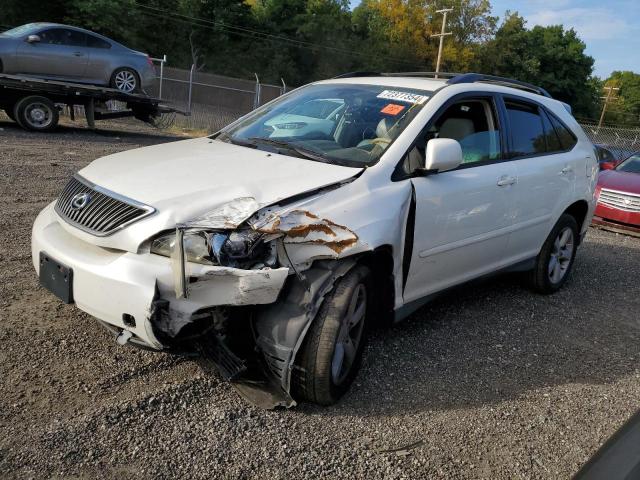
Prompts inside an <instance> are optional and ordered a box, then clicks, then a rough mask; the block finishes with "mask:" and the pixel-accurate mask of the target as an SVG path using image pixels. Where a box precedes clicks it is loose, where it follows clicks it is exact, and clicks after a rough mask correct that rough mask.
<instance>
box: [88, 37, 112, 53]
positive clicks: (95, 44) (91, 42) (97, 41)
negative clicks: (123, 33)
mask: <svg viewBox="0 0 640 480" xmlns="http://www.w3.org/2000/svg"><path fill="white" fill-rule="evenodd" d="M87 47H89V48H103V49H105V50H106V49H108V48H111V44H110V43H109V42H107V41H106V40H103V39H101V38H99V37H95V36H93V35H87Z"/></svg>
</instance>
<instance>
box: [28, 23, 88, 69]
mask: <svg viewBox="0 0 640 480" xmlns="http://www.w3.org/2000/svg"><path fill="white" fill-rule="evenodd" d="M37 35H38V36H39V37H40V41H39V42H33V43H28V42H26V41H25V42H23V43H22V44H21V45H20V46H19V47H18V67H19V69H20V73H23V74H31V75H41V76H45V77H54V78H68V79H76V78H78V79H79V78H81V77H83V75H84V73H85V71H86V68H87V64H88V62H89V52H88V49H87V47H86V35H85V34H84V33H82V32H80V31H77V30H72V29H68V28H59V27H57V28H48V29H44V30H42V31H40V32H38V34H37Z"/></svg>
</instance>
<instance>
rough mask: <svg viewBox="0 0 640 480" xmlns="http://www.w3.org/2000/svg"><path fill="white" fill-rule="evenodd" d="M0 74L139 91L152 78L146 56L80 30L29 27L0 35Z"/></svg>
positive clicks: (40, 25) (53, 25) (58, 26)
mask: <svg viewBox="0 0 640 480" xmlns="http://www.w3.org/2000/svg"><path fill="white" fill-rule="evenodd" d="M0 73H6V74H10V75H26V76H29V77H34V78H42V79H47V80H58V81H63V82H74V83H86V84H91V85H100V86H108V87H111V88H115V89H118V90H120V91H122V92H125V93H134V92H143V91H144V90H145V89H147V88H149V87H151V86H152V85H153V83H154V81H155V78H156V72H155V68H154V66H153V61H152V59H151V58H150V57H149V55H147V54H145V53H142V52H137V51H135V50H132V49H130V48H127V47H125V46H124V45H121V44H120V43H118V42H116V41H114V40H111V39H110V38H107V37H105V36H103V35H100V34H98V33H95V32H91V31H89V30H85V29H83V28H78V27H73V26H70V25H61V24H58V23H28V24H26V25H22V26H20V27H16V28H13V29H11V30H7V31H5V32H3V33H0Z"/></svg>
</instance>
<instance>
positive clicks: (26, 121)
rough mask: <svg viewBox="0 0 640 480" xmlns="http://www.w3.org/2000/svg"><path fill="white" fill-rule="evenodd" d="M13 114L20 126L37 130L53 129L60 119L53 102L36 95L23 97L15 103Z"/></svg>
mask: <svg viewBox="0 0 640 480" xmlns="http://www.w3.org/2000/svg"><path fill="white" fill-rule="evenodd" d="M13 115H14V117H15V121H16V122H17V123H18V125H20V126H21V127H22V128H24V129H26V130H33V131H37V132H46V131H49V130H53V129H54V128H55V127H56V126H57V125H58V120H59V119H60V115H59V114H58V109H57V108H56V106H55V104H54V103H53V102H52V101H51V100H49V99H48V98H46V97H40V96H37V95H33V96H30V97H25V98H23V99H22V100H20V101H19V102H18V103H16V105H15V107H14V109H13Z"/></svg>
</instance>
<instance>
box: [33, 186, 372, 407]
mask: <svg viewBox="0 0 640 480" xmlns="http://www.w3.org/2000/svg"><path fill="white" fill-rule="evenodd" d="M340 185H342V184H340ZM340 185H334V186H330V187H326V188H325V189H323V191H318V192H314V193H313V194H311V196H312V197H313V196H314V195H315V196H316V198H318V197H321V196H322V194H323V193H324V192H325V191H326V190H327V189H329V190H333V189H336V188H337V187H339V186H340ZM305 198H306V199H307V200H308V198H309V197H305ZM301 203H302V204H303V203H304V202H300V201H299V202H297V204H296V203H295V202H291V203H290V204H289V205H287V204H286V202H284V204H282V205H275V206H274V205H272V206H267V207H263V206H262V205H260V204H258V203H257V201H256V200H255V199H254V198H251V197H242V198H238V199H235V200H233V201H231V202H228V203H226V204H223V205H221V206H219V207H217V208H216V209H214V210H212V211H210V212H208V213H205V214H204V215H200V216H199V217H197V218H195V219H193V220H191V221H188V222H184V223H181V224H178V225H177V227H176V228H175V230H169V231H164V232H161V233H160V234H159V235H156V236H154V237H153V238H151V239H149V240H148V241H146V242H144V243H143V244H142V245H140V247H139V248H138V251H137V252H131V251H125V250H118V249H114V248H107V247H104V246H100V245H95V244H92V243H89V242H87V241H86V239H85V237H83V236H82V235H77V236H76V235H74V234H73V230H72V229H70V227H69V225H67V224H64V222H65V220H64V219H63V218H61V217H60V215H59V213H58V212H57V211H56V210H55V209H54V204H51V205H49V206H48V207H46V208H45V209H44V210H43V211H42V212H41V213H40V215H39V216H38V218H37V219H36V221H35V223H34V227H33V240H32V255H33V261H34V266H35V268H36V271H39V268H40V265H39V262H40V260H39V259H40V255H41V254H44V255H46V256H50V257H51V258H52V259H55V261H57V262H60V263H61V264H62V265H65V266H67V267H68V268H70V269H71V270H72V271H73V292H72V296H73V301H74V302H75V303H76V305H77V306H78V307H79V308H80V309H81V310H83V311H85V312H87V313H89V314H90V315H92V316H94V317H96V318H97V319H99V320H100V321H101V322H102V323H103V324H104V325H105V326H106V327H107V328H108V329H109V330H110V331H112V332H113V333H115V334H116V335H117V338H118V341H119V342H120V343H122V344H124V343H127V342H130V343H133V344H135V345H138V346H142V347H145V348H152V349H156V350H177V351H184V350H193V349H197V350H198V351H200V353H202V354H203V356H204V357H205V358H208V359H209V360H212V361H213V363H214V364H215V365H216V367H217V368H218V370H219V371H220V373H222V375H223V376H224V377H225V378H226V379H228V380H231V381H233V382H234V384H235V385H236V386H237V387H238V390H239V391H240V393H241V394H242V395H243V396H245V397H246V398H247V399H249V400H250V401H252V402H253V403H256V404H258V405H261V406H263V407H273V406H278V405H281V406H287V407H288V406H292V405H294V404H295V401H294V400H293V398H292V397H291V394H290V388H291V371H292V369H293V365H294V361H295V355H296V352H297V350H298V348H299V347H300V344H301V342H302V340H303V338H304V334H305V333H306V331H307V329H308V327H309V325H310V323H311V321H312V320H313V318H314V317H315V314H316V312H317V311H318V309H319V308H320V305H321V303H322V300H323V298H324V296H325V295H326V294H327V293H328V292H329V291H330V290H331V289H332V287H333V285H334V283H335V282H336V280H337V279H338V278H340V277H341V276H342V275H344V274H345V273H346V272H347V271H348V270H349V269H350V268H351V267H352V266H353V265H354V264H355V261H354V260H353V259H349V260H347V261H344V260H343V261H340V262H337V261H336V260H339V259H343V258H344V257H353V256H354V255H355V254H357V253H359V252H363V251H366V250H368V249H369V247H368V245H367V244H366V243H364V242H362V241H361V240H360V239H359V238H358V235H357V234H356V233H355V232H354V231H352V230H351V229H349V228H348V227H346V226H344V225H340V224H338V223H336V222H334V221H332V220H329V219H326V218H323V217H322V216H321V215H319V214H317V213H314V212H313V211H311V210H309V209H304V208H301V207H300V205H301ZM295 205H298V207H296V206H295Z"/></svg>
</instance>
